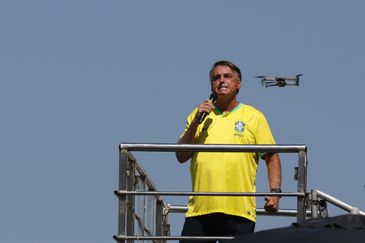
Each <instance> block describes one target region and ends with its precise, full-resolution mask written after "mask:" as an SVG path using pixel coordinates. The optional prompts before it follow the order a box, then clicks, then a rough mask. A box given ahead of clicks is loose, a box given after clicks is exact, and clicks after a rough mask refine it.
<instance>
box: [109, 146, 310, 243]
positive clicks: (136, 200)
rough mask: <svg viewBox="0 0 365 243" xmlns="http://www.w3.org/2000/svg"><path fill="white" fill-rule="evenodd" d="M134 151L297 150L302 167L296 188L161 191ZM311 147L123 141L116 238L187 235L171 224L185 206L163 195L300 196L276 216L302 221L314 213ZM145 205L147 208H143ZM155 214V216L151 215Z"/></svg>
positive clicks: (120, 156)
mask: <svg viewBox="0 0 365 243" xmlns="http://www.w3.org/2000/svg"><path fill="white" fill-rule="evenodd" d="M132 151H145V152H176V151H192V152H258V153H260V152H261V153H266V152H278V153H297V154H298V167H297V170H296V180H297V181H298V185H297V191H296V192H282V193H270V192H239V193H238V192H237V193H236V192H234V193H233V192H181V191H180V192H177V191H173V192H160V191H158V190H157V188H156V187H155V186H154V184H153V183H152V181H151V180H150V179H149V177H148V175H147V173H146V172H145V171H144V170H143V168H142V167H141V166H140V165H139V164H138V162H137V160H136V159H135V157H134V156H133V155H132V153H131V152H132ZM307 163H308V161H307V147H306V146H305V145H236V144H232V145H231V144H161V143H158V144H156V143H154V144H137V143H124V144H120V145H119V190H117V191H115V192H114V193H115V195H117V196H118V199H119V211H118V235H115V236H114V237H113V238H114V239H115V240H117V241H119V242H122V241H125V240H127V241H134V240H152V241H156V240H157V241H166V240H181V239H185V238H186V237H182V236H170V227H169V224H168V213H169V212H184V210H186V208H184V207H183V206H174V205H170V204H167V203H166V202H165V201H164V200H163V198H162V196H191V195H195V196H199V195H202V196H256V197H264V196H272V195H276V196H277V195H280V196H282V197H296V198H297V208H296V209H295V210H279V211H278V212H277V213H275V215H276V216H294V217H296V218H297V221H298V222H301V221H304V220H305V219H306V217H307V216H309V215H311V212H310V211H307V210H306V206H307V205H306V202H307V201H308V200H307V199H308V194H307ZM146 200H147V201H148V200H149V204H150V205H151V206H150V207H149V209H146V205H144V204H143V206H142V207H139V206H140V205H139V204H141V203H142V201H146ZM141 208H143V210H142V209H141ZM146 213H147V214H146ZM257 213H258V214H261V215H269V214H266V213H265V212H264V210H263V209H262V210H259V209H258V210H257ZM151 215H152V216H151ZM188 238H189V239H193V240H203V239H204V240H213V239H214V240H224V239H231V238H232V237H188Z"/></svg>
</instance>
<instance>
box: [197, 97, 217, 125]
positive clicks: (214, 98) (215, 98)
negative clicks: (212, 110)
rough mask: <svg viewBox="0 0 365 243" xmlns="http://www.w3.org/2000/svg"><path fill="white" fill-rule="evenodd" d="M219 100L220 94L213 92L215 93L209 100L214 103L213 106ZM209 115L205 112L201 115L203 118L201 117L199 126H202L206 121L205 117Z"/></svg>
mask: <svg viewBox="0 0 365 243" xmlns="http://www.w3.org/2000/svg"><path fill="white" fill-rule="evenodd" d="M217 99H218V94H217V93H215V92H213V93H211V94H210V96H209V100H210V101H211V102H212V103H213V104H215V102H216V101H217ZM207 115H208V113H207V112H203V113H202V114H201V116H200V118H199V124H201V123H202V122H203V121H204V119H205V117H206V116H207Z"/></svg>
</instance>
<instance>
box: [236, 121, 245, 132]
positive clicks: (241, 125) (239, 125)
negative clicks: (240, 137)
mask: <svg viewBox="0 0 365 243" xmlns="http://www.w3.org/2000/svg"><path fill="white" fill-rule="evenodd" d="M234 129H235V130H236V131H237V132H243V131H244V130H245V123H244V122H243V121H236V123H235V124H234Z"/></svg>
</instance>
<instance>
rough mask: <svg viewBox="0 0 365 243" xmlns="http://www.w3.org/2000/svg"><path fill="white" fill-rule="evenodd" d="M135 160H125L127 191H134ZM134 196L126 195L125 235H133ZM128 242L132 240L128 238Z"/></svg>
mask: <svg viewBox="0 0 365 243" xmlns="http://www.w3.org/2000/svg"><path fill="white" fill-rule="evenodd" d="M135 167H136V166H135V161H131V160H129V159H128V160H127V171H126V172H127V173H126V181H127V191H134V190H135V188H134V183H135V177H134V175H135ZM134 201H135V200H134V196H133V195H127V236H131V235H134V214H135V205H134ZM128 242H133V241H131V240H128Z"/></svg>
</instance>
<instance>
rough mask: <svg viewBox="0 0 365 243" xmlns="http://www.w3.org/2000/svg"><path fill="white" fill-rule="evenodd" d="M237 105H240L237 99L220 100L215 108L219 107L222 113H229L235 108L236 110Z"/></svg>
mask: <svg viewBox="0 0 365 243" xmlns="http://www.w3.org/2000/svg"><path fill="white" fill-rule="evenodd" d="M237 105H239V102H238V101H237V99H236V98H234V99H232V100H226V99H224V100H223V99H222V100H220V99H218V101H217V103H216V104H215V106H217V107H218V108H219V110H221V111H222V112H229V111H231V110H233V109H234V108H236V106H237Z"/></svg>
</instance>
